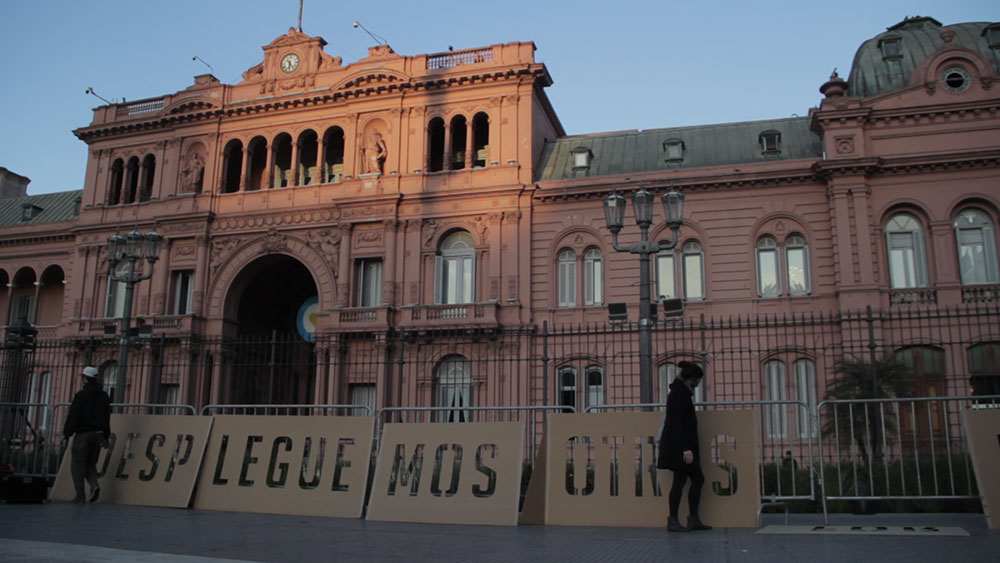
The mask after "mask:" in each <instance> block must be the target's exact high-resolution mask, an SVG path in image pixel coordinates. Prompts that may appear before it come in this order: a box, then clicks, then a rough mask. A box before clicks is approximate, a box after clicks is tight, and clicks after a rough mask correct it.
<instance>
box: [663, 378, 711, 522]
mask: <svg viewBox="0 0 1000 563" xmlns="http://www.w3.org/2000/svg"><path fill="white" fill-rule="evenodd" d="M677 367H679V368H680V373H679V374H678V375H677V378H675V379H674V381H673V383H671V384H670V393H669V394H668V395H667V414H666V417H665V419H664V421H663V431H662V432H661V434H660V452H659V457H658V459H657V464H656V465H657V467H659V468H660V469H669V470H671V471H673V472H674V482H673V485H672V486H671V487H670V496H669V500H670V518H669V519H668V520H667V530H669V531H671V532H688V531H691V530H710V529H711V526H707V525H705V524H703V523H702V522H701V519H700V518H699V517H698V504H699V502H700V501H701V487H702V485H704V484H705V475H704V474H703V473H702V472H701V458H700V457H699V455H698V418H697V417H696V416H695V411H694V389H695V388H696V387H698V384H699V383H701V379H702V378H703V377H704V376H705V372H704V371H702V369H701V367H699V366H698V364H696V363H693V362H680V363H678V364H677ZM688 479H691V488H690V489H689V490H688V525H687V527H685V526H682V525H681V523H680V520H678V518H677V511H678V509H679V508H680V504H681V495H682V494H683V493H684V485H685V484H686V483H687V480H688Z"/></svg>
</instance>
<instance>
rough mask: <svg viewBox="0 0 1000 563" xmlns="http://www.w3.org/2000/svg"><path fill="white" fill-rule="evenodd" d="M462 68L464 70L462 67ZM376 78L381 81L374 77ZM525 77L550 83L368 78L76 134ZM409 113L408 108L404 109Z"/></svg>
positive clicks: (520, 72) (528, 69)
mask: <svg viewBox="0 0 1000 563" xmlns="http://www.w3.org/2000/svg"><path fill="white" fill-rule="evenodd" d="M459 68H461V67H459ZM371 77H372V78H376V79H377V77H378V75H377V74H372V75H371ZM525 77H531V78H532V79H541V80H547V79H548V73H547V72H546V71H545V67H544V66H543V65H540V64H532V65H527V66H524V67H521V68H507V69H502V70H497V69H492V70H490V69H486V70H482V71H479V72H466V73H464V74H454V75H449V76H441V77H422V78H414V79H410V80H406V81H404V80H398V81H392V82H378V81H375V82H372V81H370V80H369V79H368V78H369V77H368V76H365V79H364V80H360V81H351V82H349V83H348V84H351V85H352V86H351V87H347V88H344V89H340V90H332V89H328V88H327V89H323V90H321V91H318V92H308V93H306V95H303V93H302V92H298V93H293V94H289V95H284V96H281V97H273V96H269V97H266V98H264V99H255V100H240V101H237V102H231V103H230V104H228V105H226V106H224V107H222V108H211V109H204V110H201V111H192V112H190V113H176V114H169V115H163V114H159V113H158V114H156V115H155V116H152V117H151V118H150V119H141V118H140V119H136V120H131V121H127V122H115V123H107V124H101V125H94V126H86V127H80V128H78V129H76V130H74V131H73V133H74V134H75V135H76V136H77V137H78V138H79V139H80V140H83V141H91V140H95V139H98V138H105V137H112V136H116V135H125V134H130V133H137V132H143V131H155V130H161V129H170V128H173V127H176V126H178V125H181V124H183V123H188V122H198V121H206V120H218V119H225V118H239V117H246V116H253V115H259V114H267V113H273V112H277V111H285V110H294V109H303V108H311V107H318V106H325V105H331V104H343V103H344V102H347V101H350V100H352V99H368V98H371V97H374V96H395V95H398V94H400V93H403V92H405V91H411V90H412V91H422V90H440V89H442V88H449V87H459V86H468V85H470V84H479V83H486V82H499V81H511V80H513V81H517V80H521V79H523V78H525ZM402 109H406V108H402Z"/></svg>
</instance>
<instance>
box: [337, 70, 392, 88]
mask: <svg viewBox="0 0 1000 563" xmlns="http://www.w3.org/2000/svg"><path fill="white" fill-rule="evenodd" d="M409 80H410V78H409V77H408V76H404V75H402V74H398V73H395V72H392V71H388V70H385V69H372V70H365V71H362V72H359V73H357V74H354V75H352V76H349V77H347V79H345V80H344V81H343V82H341V83H340V84H338V85H337V86H335V87H334V88H333V90H334V91H336V90H348V89H352V88H364V87H367V86H377V85H383V86H388V85H390V84H394V83H398V82H408V81H409Z"/></svg>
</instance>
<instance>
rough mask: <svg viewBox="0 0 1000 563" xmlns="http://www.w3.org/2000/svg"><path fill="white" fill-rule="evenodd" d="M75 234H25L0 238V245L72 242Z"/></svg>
mask: <svg viewBox="0 0 1000 563" xmlns="http://www.w3.org/2000/svg"><path fill="white" fill-rule="evenodd" d="M75 240H76V235H74V234H73V233H59V234H53V235H25V236H22V237H18V236H13V237H10V238H5V239H0V246H20V245H25V244H44V243H53V242H73V241H75Z"/></svg>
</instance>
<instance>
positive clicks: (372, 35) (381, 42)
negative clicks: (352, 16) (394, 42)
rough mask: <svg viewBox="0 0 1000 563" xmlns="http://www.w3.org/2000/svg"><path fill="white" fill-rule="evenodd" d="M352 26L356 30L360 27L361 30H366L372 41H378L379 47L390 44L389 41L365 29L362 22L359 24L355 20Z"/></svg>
mask: <svg viewBox="0 0 1000 563" xmlns="http://www.w3.org/2000/svg"><path fill="white" fill-rule="evenodd" d="M351 25H353V26H354V27H355V28H358V27H360V28H361V29H363V30H365V33H367V34H368V35H369V36H370V37H371V38H372V39H374V40H375V41H377V42H378V44H379V45H387V44H388V43H389V42H388V41H386V40H385V39H383V38H382V37H379V36H378V35H375V34H374V33H372V32H371V31H368V28H367V27H365V26H363V25H361V22H359V21H358V20H354V23H353V24H351Z"/></svg>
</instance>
